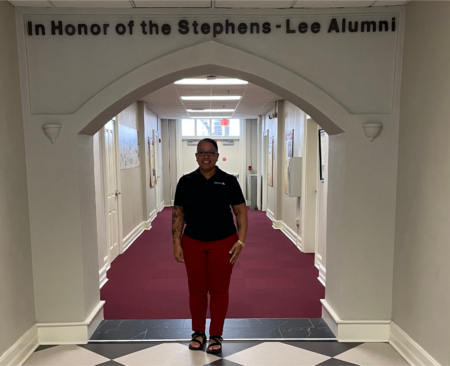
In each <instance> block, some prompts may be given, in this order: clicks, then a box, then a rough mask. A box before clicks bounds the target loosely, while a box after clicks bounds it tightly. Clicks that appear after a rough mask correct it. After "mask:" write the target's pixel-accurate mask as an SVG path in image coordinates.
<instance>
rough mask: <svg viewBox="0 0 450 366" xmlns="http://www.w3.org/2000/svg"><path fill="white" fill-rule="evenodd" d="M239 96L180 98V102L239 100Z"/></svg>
mask: <svg viewBox="0 0 450 366" xmlns="http://www.w3.org/2000/svg"><path fill="white" fill-rule="evenodd" d="M241 98H242V97H241V96H240V95H224V96H210V97H188V96H185V97H181V99H182V100H239V99H241Z"/></svg>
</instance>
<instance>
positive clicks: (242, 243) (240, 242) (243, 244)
mask: <svg viewBox="0 0 450 366" xmlns="http://www.w3.org/2000/svg"><path fill="white" fill-rule="evenodd" d="M238 243H239V244H241V245H242V248H243V247H244V246H245V243H244V242H243V241H240V240H238Z"/></svg>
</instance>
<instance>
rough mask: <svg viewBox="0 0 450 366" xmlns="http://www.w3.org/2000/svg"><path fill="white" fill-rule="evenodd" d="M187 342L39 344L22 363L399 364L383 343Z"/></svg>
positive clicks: (106, 365)
mask: <svg viewBox="0 0 450 366" xmlns="http://www.w3.org/2000/svg"><path fill="white" fill-rule="evenodd" d="M187 346H188V343H187V342H170V343H169V342H164V343H163V342H151V343H149V342H141V343H101V344H86V345H79V346H77V345H60V346H40V347H39V348H38V349H37V350H36V352H34V353H33V354H32V355H31V357H30V358H29V359H28V360H27V361H26V362H25V363H24V366H94V365H95V366H100V365H101V366H120V365H125V366H175V365H176V366H182V365H183V366H203V365H209V366H213V365H214V366H239V365H241V366H299V365H305V366H313V365H324V366H325V365H328V366H338V365H340V366H346V365H361V366H385V365H386V366H388V365H389V366H394V365H395V366H402V365H408V363H407V362H406V361H405V360H404V359H403V358H402V357H401V356H400V355H399V354H398V353H397V352H396V351H395V349H394V348H393V347H392V346H391V345H390V344H388V343H338V342H335V341H331V342H324V341H322V342H300V341H284V342H282V341H276V342H258V341H252V342H250V341H239V342H237V341H228V342H227V341H225V342H224V345H223V352H222V354H221V355H210V354H207V353H206V352H204V351H202V352H200V351H190V350H189V349H188V347H187Z"/></svg>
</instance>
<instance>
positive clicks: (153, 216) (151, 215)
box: [148, 209, 156, 222]
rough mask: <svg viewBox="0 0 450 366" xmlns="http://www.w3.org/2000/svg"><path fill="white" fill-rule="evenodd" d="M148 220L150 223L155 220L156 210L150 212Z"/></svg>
mask: <svg viewBox="0 0 450 366" xmlns="http://www.w3.org/2000/svg"><path fill="white" fill-rule="evenodd" d="M148 219H149V220H150V222H152V221H153V220H154V219H156V209H154V210H153V211H152V212H150V213H149V214H148Z"/></svg>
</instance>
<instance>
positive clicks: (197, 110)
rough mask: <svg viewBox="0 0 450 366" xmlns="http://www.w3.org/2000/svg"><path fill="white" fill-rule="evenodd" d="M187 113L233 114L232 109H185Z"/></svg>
mask: <svg viewBox="0 0 450 366" xmlns="http://www.w3.org/2000/svg"><path fill="white" fill-rule="evenodd" d="M186 111H188V112H195V113H203V112H208V113H220V112H234V109H186Z"/></svg>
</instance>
